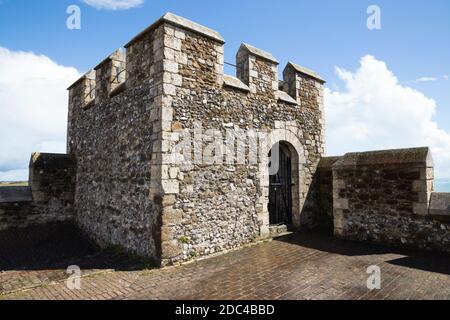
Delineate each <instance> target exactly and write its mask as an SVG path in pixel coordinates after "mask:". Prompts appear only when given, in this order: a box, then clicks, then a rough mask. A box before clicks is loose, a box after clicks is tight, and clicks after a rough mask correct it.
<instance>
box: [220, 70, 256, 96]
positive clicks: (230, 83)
mask: <svg viewBox="0 0 450 320" xmlns="http://www.w3.org/2000/svg"><path fill="white" fill-rule="evenodd" d="M223 85H224V86H226V87H230V88H235V89H238V90H241V91H245V92H249V91H250V88H249V87H248V86H247V85H246V84H245V83H244V82H242V81H241V80H240V79H238V78H236V77H233V76H230V75H227V74H224V75H223Z"/></svg>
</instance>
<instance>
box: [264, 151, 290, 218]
mask: <svg viewBox="0 0 450 320" xmlns="http://www.w3.org/2000/svg"><path fill="white" fill-rule="evenodd" d="M275 147H276V148H278V157H276V156H274V157H273V158H272V157H271V156H272V155H274V154H275V153H274V148H275ZM274 148H272V150H271V151H270V154H269V157H271V165H272V164H273V163H272V162H274V161H275V162H277V168H278V170H276V173H274V174H271V175H270V176H269V204H268V209H269V224H270V225H271V226H276V225H292V213H293V212H292V211H293V194H295V193H294V192H293V190H294V189H295V187H294V185H295V183H294V179H295V178H296V177H297V175H296V174H293V167H295V164H296V163H295V162H294V161H296V158H297V157H295V156H294V155H293V151H291V149H292V147H291V146H290V145H289V144H287V143H286V142H279V143H277V144H276V145H275V146H274ZM293 187H294V188H293Z"/></svg>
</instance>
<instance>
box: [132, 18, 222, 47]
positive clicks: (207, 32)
mask: <svg viewBox="0 0 450 320" xmlns="http://www.w3.org/2000/svg"><path fill="white" fill-rule="evenodd" d="M162 23H168V24H171V25H174V26H176V27H180V28H184V29H188V30H190V31H192V32H195V33H198V34H201V35H203V36H205V37H207V38H210V39H212V40H215V41H217V42H220V43H222V44H223V43H225V40H224V39H223V38H222V36H221V35H220V34H219V33H218V32H217V31H215V30H213V29H210V28H207V27H205V26H202V25H200V24H198V23H195V22H193V21H190V20H188V19H186V18H183V17H180V16H177V15H175V14H173V13H170V12H168V13H166V14H165V15H163V16H162V17H161V18H159V20H158V21H156V22H155V23H153V24H152V25H150V26H149V27H148V28H147V29H145V30H144V31H142V32H141V33H139V34H138V35H137V36H136V37H134V38H133V39H132V40H131V41H129V42H128V43H127V44H126V45H125V48H128V47H129V46H130V45H132V44H133V43H134V42H135V41H137V40H139V39H140V38H141V37H142V36H143V35H145V34H146V33H148V32H150V31H152V30H155V29H156V28H157V27H159V26H160V25H161V24H162Z"/></svg>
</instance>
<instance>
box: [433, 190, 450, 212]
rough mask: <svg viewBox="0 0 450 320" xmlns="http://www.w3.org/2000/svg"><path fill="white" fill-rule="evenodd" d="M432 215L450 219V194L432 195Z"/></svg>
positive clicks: (438, 193) (437, 193)
mask: <svg viewBox="0 0 450 320" xmlns="http://www.w3.org/2000/svg"><path fill="white" fill-rule="evenodd" d="M430 215H435V216H446V217H449V218H450V193H440V192H433V193H431V200H430Z"/></svg>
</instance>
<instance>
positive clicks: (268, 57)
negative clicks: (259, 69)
mask: <svg viewBox="0 0 450 320" xmlns="http://www.w3.org/2000/svg"><path fill="white" fill-rule="evenodd" d="M239 50H246V51H248V52H250V53H251V54H253V55H255V56H257V57H260V58H263V59H265V60H268V61H270V62H273V63H275V64H277V65H278V64H279V62H278V61H277V59H275V57H274V56H273V55H272V54H271V53H269V52H267V51H264V50H262V49H258V48H256V47H254V46H252V45H249V44H248V43H242V44H241V47H240V48H239Z"/></svg>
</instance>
